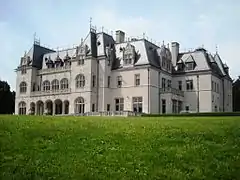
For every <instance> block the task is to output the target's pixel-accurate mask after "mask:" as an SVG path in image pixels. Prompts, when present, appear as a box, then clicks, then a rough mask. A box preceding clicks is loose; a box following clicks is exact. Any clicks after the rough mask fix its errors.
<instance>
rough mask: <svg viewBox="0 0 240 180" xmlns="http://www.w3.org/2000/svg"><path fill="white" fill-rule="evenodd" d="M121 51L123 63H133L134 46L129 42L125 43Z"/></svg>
mask: <svg viewBox="0 0 240 180" xmlns="http://www.w3.org/2000/svg"><path fill="white" fill-rule="evenodd" d="M122 53H123V64H124V65H130V64H134V63H135V55H136V52H135V47H134V46H133V45H131V44H130V43H128V44H127V46H126V48H125V49H124V50H123V51H122Z"/></svg>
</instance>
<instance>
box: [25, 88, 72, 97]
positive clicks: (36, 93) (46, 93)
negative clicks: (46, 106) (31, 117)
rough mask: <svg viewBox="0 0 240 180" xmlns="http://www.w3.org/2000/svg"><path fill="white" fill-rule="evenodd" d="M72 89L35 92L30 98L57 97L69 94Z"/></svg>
mask: <svg viewBox="0 0 240 180" xmlns="http://www.w3.org/2000/svg"><path fill="white" fill-rule="evenodd" d="M70 92H71V90H70V89H59V90H54V91H53V90H50V91H33V92H31V94H30V96H44V95H57V94H68V93H70Z"/></svg>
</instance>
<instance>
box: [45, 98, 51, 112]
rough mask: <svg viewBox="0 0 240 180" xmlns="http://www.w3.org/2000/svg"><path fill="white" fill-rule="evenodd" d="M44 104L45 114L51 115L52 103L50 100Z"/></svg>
mask: <svg viewBox="0 0 240 180" xmlns="http://www.w3.org/2000/svg"><path fill="white" fill-rule="evenodd" d="M45 103H46V109H45V113H46V114H47V115H52V114H53V102H52V101H51V100H47V101H46V102H45Z"/></svg>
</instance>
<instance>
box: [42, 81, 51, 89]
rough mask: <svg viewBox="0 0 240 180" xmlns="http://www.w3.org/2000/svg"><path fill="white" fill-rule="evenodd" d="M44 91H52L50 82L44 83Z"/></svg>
mask: <svg viewBox="0 0 240 180" xmlns="http://www.w3.org/2000/svg"><path fill="white" fill-rule="evenodd" d="M43 91H50V82H49V81H44V82H43Z"/></svg>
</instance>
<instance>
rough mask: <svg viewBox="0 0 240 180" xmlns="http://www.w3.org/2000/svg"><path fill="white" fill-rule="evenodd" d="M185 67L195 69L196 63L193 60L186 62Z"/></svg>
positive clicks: (188, 69) (189, 69)
mask: <svg viewBox="0 0 240 180" xmlns="http://www.w3.org/2000/svg"><path fill="white" fill-rule="evenodd" d="M185 68H186V70H187V71H191V70H193V69H194V63H193V62H188V63H186V67H185Z"/></svg>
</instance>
